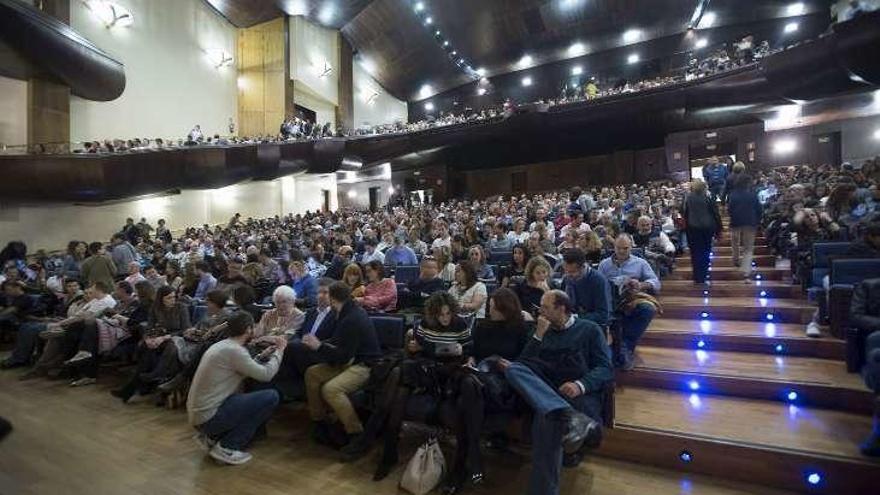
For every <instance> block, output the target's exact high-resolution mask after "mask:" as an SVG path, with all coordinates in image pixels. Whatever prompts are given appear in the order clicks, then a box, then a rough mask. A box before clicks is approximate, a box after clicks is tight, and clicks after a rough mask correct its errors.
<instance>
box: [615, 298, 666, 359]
mask: <svg viewBox="0 0 880 495" xmlns="http://www.w3.org/2000/svg"><path fill="white" fill-rule="evenodd" d="M656 313H657V310H656V309H654V305H652V304H649V303H639V304H637V305H636V307H635V308H633V310H632V312H631V313H630V314H628V315H621V325H622V326H623V344H624V345H625V346H626V348H627V349H629V350H630V351H634V350H635V349H636V344H638V343H639V339H640V338H642V334H643V333H645V330H647V329H648V326H649V325H650V324H651V320H653V319H654V315H655V314H656Z"/></svg>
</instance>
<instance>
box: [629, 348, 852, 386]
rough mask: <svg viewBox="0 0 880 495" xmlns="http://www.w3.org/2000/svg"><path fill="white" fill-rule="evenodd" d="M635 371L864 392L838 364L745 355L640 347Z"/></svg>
mask: <svg viewBox="0 0 880 495" xmlns="http://www.w3.org/2000/svg"><path fill="white" fill-rule="evenodd" d="M636 354H637V356H638V358H637V360H636V369H642V370H656V371H675V372H682V373H693V374H703V375H717V376H727V377H733V378H739V379H755V380H770V381H779V382H786V383H792V384H797V383H809V384H815V385H823V386H830V387H838V388H848V389H852V390H859V391H864V390H867V389H866V387H865V385H864V383H863V382H862V378H861V377H860V376H859V375H858V374H855V373H847V371H846V365H845V364H844V363H843V362H841V361H835V360H830V359H819V358H811V357H798V356H778V355H771V354H757V353H748V352H725V351H713V350H712V349H711V346H710V347H709V348H707V349H706V350H705V351H697V350H694V349H674V348H663V347H651V346H644V345H643V346H639V347H638V348H637V350H636Z"/></svg>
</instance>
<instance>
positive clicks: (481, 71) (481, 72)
mask: <svg viewBox="0 0 880 495" xmlns="http://www.w3.org/2000/svg"><path fill="white" fill-rule="evenodd" d="M477 75H478V76H480V77H485V76H486V68H485V67H480V68H479V69H477Z"/></svg>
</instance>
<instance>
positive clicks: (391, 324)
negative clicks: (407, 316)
mask: <svg viewBox="0 0 880 495" xmlns="http://www.w3.org/2000/svg"><path fill="white" fill-rule="evenodd" d="M370 321H372V322H373V328H375V329H376V337H377V338H378V339H379V345H380V346H381V347H382V350H383V351H394V350H400V349H403V339H404V337H405V336H406V330H405V327H406V325H405V321H406V320H404V319H403V318H399V317H395V316H370Z"/></svg>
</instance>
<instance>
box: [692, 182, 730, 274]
mask: <svg viewBox="0 0 880 495" xmlns="http://www.w3.org/2000/svg"><path fill="white" fill-rule="evenodd" d="M690 189H691V190H690V192H689V193H688V195H687V196H686V197H685V199H684V204H683V210H682V216H684V219H685V224H686V225H687V240H688V247H689V248H690V250H691V268H692V269H693V272H692V278H693V281H694V284H702V283H705V282H706V276H707V275H708V274H709V253H710V252H711V251H712V237H713V236H717V235H720V234H721V216H720V215H719V213H718V206H717V205H716V204H715V201H713V200H712V199H711V198H710V197H709V195H707V194H706V183H705V182H703V181H702V180H700V179H694V181H693V182H691V188H690Z"/></svg>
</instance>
